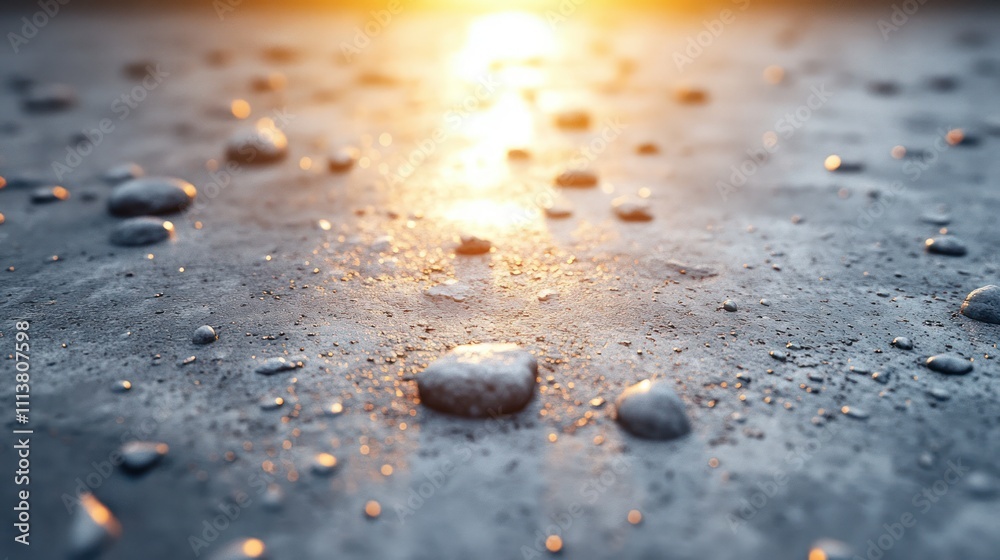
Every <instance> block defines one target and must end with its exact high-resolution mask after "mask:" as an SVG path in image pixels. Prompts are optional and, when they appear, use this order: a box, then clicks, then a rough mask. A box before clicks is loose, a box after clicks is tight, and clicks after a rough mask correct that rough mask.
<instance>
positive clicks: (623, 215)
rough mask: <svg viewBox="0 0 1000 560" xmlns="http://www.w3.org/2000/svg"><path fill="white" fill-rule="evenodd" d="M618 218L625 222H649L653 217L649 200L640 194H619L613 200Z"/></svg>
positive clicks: (612, 205)
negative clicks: (639, 195)
mask: <svg viewBox="0 0 1000 560" xmlns="http://www.w3.org/2000/svg"><path fill="white" fill-rule="evenodd" d="M611 207H612V209H614V211H615V215H616V216H618V219H620V220H622V221H624V222H648V221H651V220H652V219H653V212H652V210H651V209H650V205H649V200H648V199H645V198H640V197H638V196H619V197H618V198H615V199H614V200H612V201H611Z"/></svg>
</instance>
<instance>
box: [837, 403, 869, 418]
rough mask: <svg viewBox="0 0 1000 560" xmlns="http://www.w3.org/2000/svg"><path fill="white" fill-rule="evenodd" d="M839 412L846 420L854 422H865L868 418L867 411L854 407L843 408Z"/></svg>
mask: <svg viewBox="0 0 1000 560" xmlns="http://www.w3.org/2000/svg"><path fill="white" fill-rule="evenodd" d="M840 411H841V412H843V413H844V415H845V416H847V417H848V418H854V419H855V420H866V419H867V418H868V411H867V410H864V409H861V408H858V407H856V406H845V407H843V408H842V409H840Z"/></svg>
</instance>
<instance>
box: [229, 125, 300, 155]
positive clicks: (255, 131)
mask: <svg viewBox="0 0 1000 560" xmlns="http://www.w3.org/2000/svg"><path fill="white" fill-rule="evenodd" d="M287 155H288V138H286V137H285V133H284V132H282V131H280V130H278V128H276V127H275V126H273V125H270V124H267V123H258V124H257V126H255V127H253V128H249V129H246V130H242V131H239V132H237V133H236V134H234V135H232V136H231V137H230V138H229V142H228V144H226V158H227V159H229V160H230V161H234V162H237V163H242V164H246V165H258V164H259V165H263V164H268V163H274V162H277V161H281V160H282V159H284V158H285V156H287Z"/></svg>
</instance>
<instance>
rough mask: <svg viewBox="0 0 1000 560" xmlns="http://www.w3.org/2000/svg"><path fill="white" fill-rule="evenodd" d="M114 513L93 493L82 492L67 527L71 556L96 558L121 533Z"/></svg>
mask: <svg viewBox="0 0 1000 560" xmlns="http://www.w3.org/2000/svg"><path fill="white" fill-rule="evenodd" d="M121 532H122V527H121V524H120V523H118V520H117V519H116V518H115V516H114V514H112V513H111V510H109V509H108V508H107V506H105V505H104V504H102V503H101V502H100V501H98V499H97V498H95V497H94V495H93V494H82V495H81V496H80V504H79V507H78V508H77V510H76V513H75V514H74V515H73V520H72V521H71V522H70V528H69V539H68V542H69V552H70V556H71V557H72V558H97V557H98V556H100V555H101V553H102V552H104V550H105V549H107V548H108V547H109V546H111V544H112V543H113V542H114V541H115V540H117V539H118V537H119V536H120V535H121Z"/></svg>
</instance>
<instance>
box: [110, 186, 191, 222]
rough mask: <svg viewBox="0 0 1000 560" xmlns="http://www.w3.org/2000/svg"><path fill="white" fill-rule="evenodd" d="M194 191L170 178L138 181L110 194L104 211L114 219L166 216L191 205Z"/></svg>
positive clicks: (118, 188)
mask: <svg viewBox="0 0 1000 560" xmlns="http://www.w3.org/2000/svg"><path fill="white" fill-rule="evenodd" d="M197 194H198V190H197V189H195V188H194V185H192V184H191V183H188V182H187V181H183V180H181V179H175V178H173V177H140V178H138V179H132V180H131V181H126V182H124V183H122V184H120V185H118V186H117V187H115V188H114V190H112V191H111V198H110V199H108V210H109V211H110V212H111V213H112V214H114V215H116V216H142V215H146V214H170V213H173V212H179V211H181V210H184V209H185V208H187V207H188V206H190V205H191V202H192V201H194V197H195V196H196V195H197Z"/></svg>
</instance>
